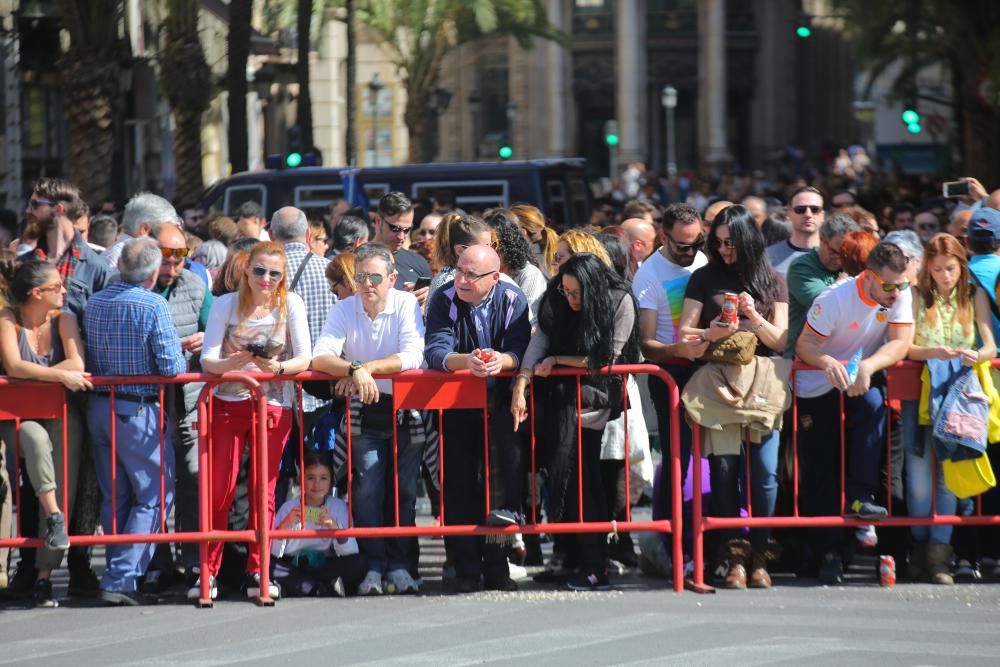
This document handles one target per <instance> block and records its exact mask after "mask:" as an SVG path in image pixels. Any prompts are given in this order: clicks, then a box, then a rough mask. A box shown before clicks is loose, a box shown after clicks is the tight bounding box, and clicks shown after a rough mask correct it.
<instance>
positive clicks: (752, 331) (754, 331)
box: [750, 317, 767, 333]
mask: <svg viewBox="0 0 1000 667" xmlns="http://www.w3.org/2000/svg"><path fill="white" fill-rule="evenodd" d="M765 324H767V320H765V319H764V318H763V317H762V318H760V322H759V323H758V324H757V326H755V327H754V328H753V329H750V333H757V331H758V330H759V329H760V328H761V327H762V326H764V325H765Z"/></svg>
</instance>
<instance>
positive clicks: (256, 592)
mask: <svg viewBox="0 0 1000 667" xmlns="http://www.w3.org/2000/svg"><path fill="white" fill-rule="evenodd" d="M267 592H268V594H269V595H270V596H271V599H272V600H280V599H281V586H279V585H278V584H277V583H276V582H275V581H274V579H271V580H270V581H268V582H267ZM256 597H260V572H254V573H252V574H248V575H247V599H253V598H256Z"/></svg>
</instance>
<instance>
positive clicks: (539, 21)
mask: <svg viewBox="0 0 1000 667" xmlns="http://www.w3.org/2000/svg"><path fill="white" fill-rule="evenodd" d="M357 5H358V7H357V13H358V18H359V19H360V20H361V21H363V22H364V23H365V24H366V25H367V26H368V28H369V29H370V30H371V31H372V32H373V33H374V34H375V35H376V37H377V38H378V39H379V40H380V41H381V42H382V43H383V45H384V46H385V47H386V48H388V49H389V51H390V52H391V53H392V55H393V62H394V64H395V65H396V66H397V67H398V68H399V69H400V70H401V71H403V72H405V76H406V111H405V112H404V115H403V118H404V122H405V123H406V128H407V130H408V131H409V135H410V155H409V160H410V162H417V161H418V160H419V157H418V156H419V155H420V144H421V142H420V139H421V138H422V137H423V135H424V132H425V128H426V124H427V120H428V115H429V114H428V106H429V102H430V96H431V94H432V93H433V92H434V89H435V88H437V82H438V75H439V73H440V71H441V61H442V60H443V59H444V57H445V55H446V54H447V53H448V52H449V51H451V50H452V49H454V48H455V47H457V46H461V45H462V44H466V43H468V42H473V41H475V40H477V39H482V38H483V37H487V36H492V35H511V36H513V37H515V38H516V39H517V40H518V42H519V43H520V44H521V45H522V46H524V47H525V48H528V47H530V46H531V43H532V37H543V38H545V39H553V40H557V41H560V42H565V40H566V37H565V35H563V34H562V33H560V32H558V31H557V30H555V29H554V28H553V27H552V25H551V24H550V23H549V20H548V17H547V16H546V14H545V9H544V8H543V7H542V2H541V0H358V2H357Z"/></svg>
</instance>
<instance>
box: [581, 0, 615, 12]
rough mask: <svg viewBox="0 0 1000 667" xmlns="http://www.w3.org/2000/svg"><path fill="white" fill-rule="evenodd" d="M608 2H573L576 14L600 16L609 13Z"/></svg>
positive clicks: (594, 0)
mask: <svg viewBox="0 0 1000 667" xmlns="http://www.w3.org/2000/svg"><path fill="white" fill-rule="evenodd" d="M608 4H609V3H608V0H575V3H574V6H575V7H576V13H577V14H602V13H607V12H609V11H611V8H610V7H608Z"/></svg>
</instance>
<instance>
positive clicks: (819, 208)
mask: <svg viewBox="0 0 1000 667" xmlns="http://www.w3.org/2000/svg"><path fill="white" fill-rule="evenodd" d="M792 210H793V211H795V212H796V213H797V214H799V215H805V213H806V211H809V212H810V213H812V214H813V215H819V214H820V212H821V211H822V210H823V207H822V206H793V207H792Z"/></svg>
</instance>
